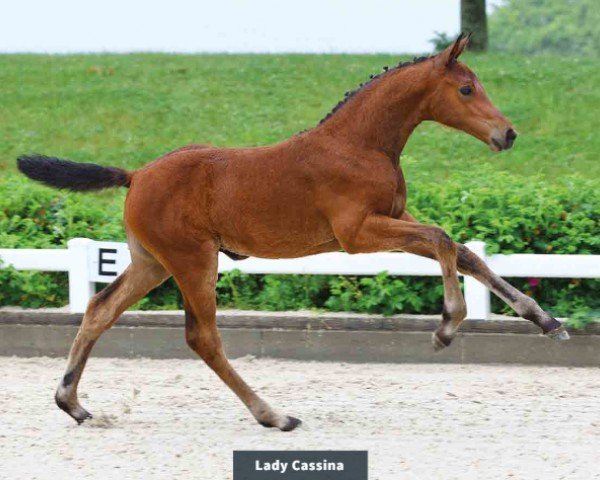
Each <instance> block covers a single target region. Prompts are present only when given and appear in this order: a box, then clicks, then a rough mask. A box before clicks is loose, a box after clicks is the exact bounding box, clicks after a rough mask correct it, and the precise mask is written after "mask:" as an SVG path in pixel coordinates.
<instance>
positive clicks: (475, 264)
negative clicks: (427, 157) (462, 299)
mask: <svg viewBox="0 0 600 480" xmlns="http://www.w3.org/2000/svg"><path fill="white" fill-rule="evenodd" d="M402 220H405V221H407V222H413V223H418V222H417V220H416V219H415V218H414V217H413V216H412V215H410V214H409V213H408V212H405V213H404V214H403V215H402ZM456 249H457V267H458V270H459V271H460V272H461V273H463V274H465V275H470V276H472V277H474V278H476V279H477V280H479V281H480V282H481V283H483V284H484V285H485V286H486V287H487V288H489V289H490V290H491V291H492V292H494V293H495V294H496V295H497V296H498V297H499V298H501V299H502V300H503V301H504V302H505V303H506V304H508V305H509V306H510V307H511V308H512V309H513V310H514V311H515V312H517V314H519V316H520V317H523V318H524V319H526V320H530V321H531V322H533V323H535V324H536V325H537V326H538V327H540V328H541V329H542V332H544V334H545V335H547V336H548V337H550V338H553V339H554V340H568V339H569V334H568V333H567V331H566V330H565V327H564V326H563V325H561V323H560V322H559V321H558V320H556V319H555V318H554V317H553V316H552V315H550V314H549V313H548V312H545V311H544V310H542V308H541V307H540V306H539V305H538V304H537V302H536V301H535V300H534V299H533V298H531V297H528V296H527V295H525V294H524V293H522V292H520V291H519V290H517V289H516V288H515V287H513V286H512V285H511V284H510V283H508V282H507V281H506V280H504V279H503V278H502V277H500V276H499V275H496V274H495V273H494V272H492V271H491V270H490V268H489V267H488V266H487V265H486V264H485V262H483V261H482V260H481V259H480V258H479V257H478V256H477V255H475V254H474V253H473V252H471V250H469V249H468V248H467V247H466V246H465V245H463V244H461V243H456Z"/></svg>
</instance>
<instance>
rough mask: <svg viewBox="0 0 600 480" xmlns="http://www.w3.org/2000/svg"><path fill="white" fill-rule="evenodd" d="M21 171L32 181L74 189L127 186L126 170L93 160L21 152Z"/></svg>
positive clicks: (82, 190)
mask: <svg viewBox="0 0 600 480" xmlns="http://www.w3.org/2000/svg"><path fill="white" fill-rule="evenodd" d="M17 166H18V168H19V170H20V171H21V173H23V174H25V175H27V176H28V177H29V178H31V179H33V180H37V181H38V182H42V183H44V184H46V185H49V186H51V187H56V188H67V189H69V190H73V191H75V192H87V191H90V190H102V189H103V188H109V187H129V184H130V182H131V177H130V174H129V172H126V171H125V170H121V169H120V168H114V167H103V166H101V165H95V164H93V163H77V162H71V161H69V160H61V159H60V158H54V157H46V156H44V155H21V156H20V157H19V158H18V159H17Z"/></svg>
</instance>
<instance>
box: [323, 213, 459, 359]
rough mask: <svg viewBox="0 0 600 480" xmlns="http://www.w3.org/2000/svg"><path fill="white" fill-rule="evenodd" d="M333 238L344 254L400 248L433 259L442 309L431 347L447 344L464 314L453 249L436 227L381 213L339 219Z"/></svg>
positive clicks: (438, 347) (448, 240)
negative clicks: (357, 219)
mask: <svg viewBox="0 0 600 480" xmlns="http://www.w3.org/2000/svg"><path fill="white" fill-rule="evenodd" d="M333 228H334V232H335V235H336V238H337V239H338V241H339V242H340V245H341V246H342V247H343V248H344V250H346V251H347V252H348V253H369V252H382V251H393V250H402V251H405V252H409V253H414V254H416V255H421V256H424V257H428V258H434V259H436V260H437V261H438V262H439V263H440V265H441V267H442V280H443V282H444V308H443V312H442V323H441V325H440V326H439V327H438V329H437V330H436V331H435V332H434V333H433V338H432V342H433V346H434V348H435V349H436V350H441V349H442V348H444V347H447V346H448V345H450V342H451V341H452V338H453V337H454V334H455V333H456V330H457V329H458V327H459V325H460V324H461V322H462V321H463V320H464V318H465V317H466V314H467V309H466V305H465V300H464V298H463V295H462V292H461V290H460V283H459V281H458V275H457V267H456V259H457V249H456V245H455V244H454V242H453V241H452V240H451V239H450V237H449V236H448V235H447V234H446V232H444V231H443V230H442V229H441V228H439V227H434V226H430V225H423V224H420V223H415V222H410V221H404V220H396V219H393V218H390V217H386V216H383V215H369V216H367V217H366V218H365V219H364V220H363V221H362V223H360V222H359V226H356V223H355V222H352V221H348V219H346V220H345V221H343V222H342V221H340V222H339V223H337V224H334V225H333Z"/></svg>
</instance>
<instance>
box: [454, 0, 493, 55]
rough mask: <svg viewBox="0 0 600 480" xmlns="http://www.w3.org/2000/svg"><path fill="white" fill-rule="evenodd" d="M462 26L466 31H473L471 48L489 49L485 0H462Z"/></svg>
mask: <svg viewBox="0 0 600 480" xmlns="http://www.w3.org/2000/svg"><path fill="white" fill-rule="evenodd" d="M460 28H461V30H462V31H463V32H464V33H469V32H470V33H472V34H473V35H472V36H471V41H470V42H469V48H470V49H471V50H474V51H477V52H482V51H484V50H487V46H488V32H487V16H486V14H485V0H461V1H460Z"/></svg>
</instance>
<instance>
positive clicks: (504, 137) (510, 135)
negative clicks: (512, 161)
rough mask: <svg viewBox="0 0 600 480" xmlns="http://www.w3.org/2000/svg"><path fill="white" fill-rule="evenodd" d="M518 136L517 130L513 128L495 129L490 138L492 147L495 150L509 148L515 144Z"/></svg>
mask: <svg viewBox="0 0 600 480" xmlns="http://www.w3.org/2000/svg"><path fill="white" fill-rule="evenodd" d="M516 138H517V132H515V131H514V130H513V129H512V128H507V129H506V130H504V132H502V131H500V130H499V129H494V131H493V132H492V136H491V138H490V148H491V149H492V150H494V151H495V152H500V151H502V150H508V149H509V148H511V147H512V146H513V143H515V140H516Z"/></svg>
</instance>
